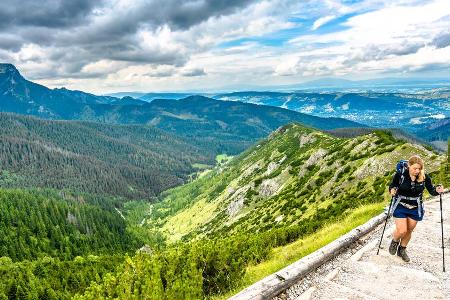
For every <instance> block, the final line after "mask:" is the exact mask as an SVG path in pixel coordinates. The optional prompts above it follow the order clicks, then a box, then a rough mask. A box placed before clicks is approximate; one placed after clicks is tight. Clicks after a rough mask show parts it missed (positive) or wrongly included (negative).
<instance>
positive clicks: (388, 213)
mask: <svg viewBox="0 0 450 300" xmlns="http://www.w3.org/2000/svg"><path fill="white" fill-rule="evenodd" d="M394 198H395V196H392V198H391V203H390V204H389V209H388V211H387V215H386V221H385V222H384V227H383V232H382V233H381V238H380V243H378V250H377V255H378V253H379V252H380V247H381V241H382V240H383V235H384V230H385V229H386V224H387V221H388V219H389V215H390V212H391V207H392V202H394Z"/></svg>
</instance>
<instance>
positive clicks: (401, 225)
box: [392, 218, 411, 244]
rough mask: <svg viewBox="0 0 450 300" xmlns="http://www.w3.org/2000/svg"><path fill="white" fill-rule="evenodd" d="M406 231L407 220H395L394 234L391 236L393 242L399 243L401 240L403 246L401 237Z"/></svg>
mask: <svg viewBox="0 0 450 300" xmlns="http://www.w3.org/2000/svg"><path fill="white" fill-rule="evenodd" d="M407 229H408V223H407V218H395V230H394V233H393V234H392V237H393V239H394V241H399V240H400V239H402V244H403V236H404V235H405V234H406V232H407ZM410 238H411V237H410ZM408 241H409V240H408Z"/></svg>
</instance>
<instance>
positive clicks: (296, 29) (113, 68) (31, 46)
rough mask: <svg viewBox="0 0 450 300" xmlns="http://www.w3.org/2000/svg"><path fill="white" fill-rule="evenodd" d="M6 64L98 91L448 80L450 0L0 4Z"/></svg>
mask: <svg viewBox="0 0 450 300" xmlns="http://www.w3.org/2000/svg"><path fill="white" fill-rule="evenodd" d="M0 62H9V63H13V64H15V65H16V66H17V67H18V68H19V70H20V71H21V73H22V74H23V75H24V76H25V77H26V78H28V79H29V80H33V81H35V82H39V83H41V84H44V85H46V86H49V87H62V86H65V87H67V88H70V89H79V90H83V91H90V92H94V93H98V94H101V93H109V92H117V91H181V90H197V91H202V90H204V91H210V90H221V89H222V90H223V89H228V90H232V89H234V90H239V89H248V88H252V87H258V86H260V87H264V86H269V85H270V86H273V85H284V84H293V83H300V82H304V81H308V80H313V79H317V78H322V77H342V78H346V79H369V78H377V77H400V76H401V77H449V75H450V1H449V0H430V1H415V0H408V1H407V0H386V1H383V0H367V1H357V0H341V1H337V0H318V1H299V0H293V1H289V0H267V1H252V0H248V1H246V0H243V1H239V0H228V1H227V0H192V1H190V0H189V1H188V0H184V1H182V0H179V1H177V0H159V1H156V0H145V1H144V0H101V1H93V0H70V1H69V0H67V1H63V0H40V1H36V0H22V1H16V0H2V1H1V2H0Z"/></svg>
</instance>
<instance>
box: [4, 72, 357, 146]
mask: <svg viewBox="0 0 450 300" xmlns="http://www.w3.org/2000/svg"><path fill="white" fill-rule="evenodd" d="M134 101H135V102H134ZM0 111H6V112H15V113H19V114H27V115H34V116H38V117H41V118H47V119H66V120H89V121H96V122H105V123H112V124H147V125H152V126H155V127H158V128H160V129H163V130H165V131H167V132H171V133H173V134H176V135H179V136H183V137H187V138H189V139H190V140H191V141H192V142H194V143H196V144H197V145H199V146H200V147H209V149H212V150H213V151H216V152H217V153H223V152H226V153H231V154H236V153H239V152H241V151H243V150H244V149H245V148H247V147H248V146H249V145H251V144H252V143H254V142H255V141H257V140H258V139H260V138H262V137H265V136H267V135H268V134H269V133H270V132H271V131H273V130H274V129H276V128H277V127H279V126H281V125H283V124H286V123H290V122H300V123H302V124H304V125H308V126H312V127H315V128H318V129H334V128H342V127H361V126H363V127H364V125H361V124H358V123H356V122H353V121H349V120H345V119H341V118H320V117H315V116H310V115H307V114H303V113H299V112H295V111H292V110H288V109H284V108H275V107H269V106H263V105H255V104H251V103H242V102H230V101H219V100H214V99H211V98H207V97H203V96H189V97H187V98H184V99H181V100H178V101H173V100H161V99H156V100H153V101H152V102H151V103H147V102H145V101H141V100H136V99H134V98H131V97H124V98H122V99H119V98H113V97H109V96H105V97H102V96H95V95H92V94H88V93H83V92H79V91H70V90H66V89H55V90H51V89H48V88H46V87H44V86H42V85H38V84H35V83H33V82H30V81H28V80H26V79H24V78H23V77H22V76H21V75H20V73H19V72H18V70H17V69H16V68H15V67H14V66H13V65H10V64H3V65H0Z"/></svg>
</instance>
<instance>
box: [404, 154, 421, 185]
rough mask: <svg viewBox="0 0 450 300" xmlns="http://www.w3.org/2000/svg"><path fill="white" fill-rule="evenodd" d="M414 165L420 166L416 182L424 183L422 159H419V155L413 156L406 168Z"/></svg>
mask: <svg viewBox="0 0 450 300" xmlns="http://www.w3.org/2000/svg"><path fill="white" fill-rule="evenodd" d="M414 164H418V165H420V173H419V176H417V181H418V182H423V181H425V167H424V163H423V159H421V158H420V156H419V155H413V156H411V157H410V158H409V160H408V166H412V165H414Z"/></svg>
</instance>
